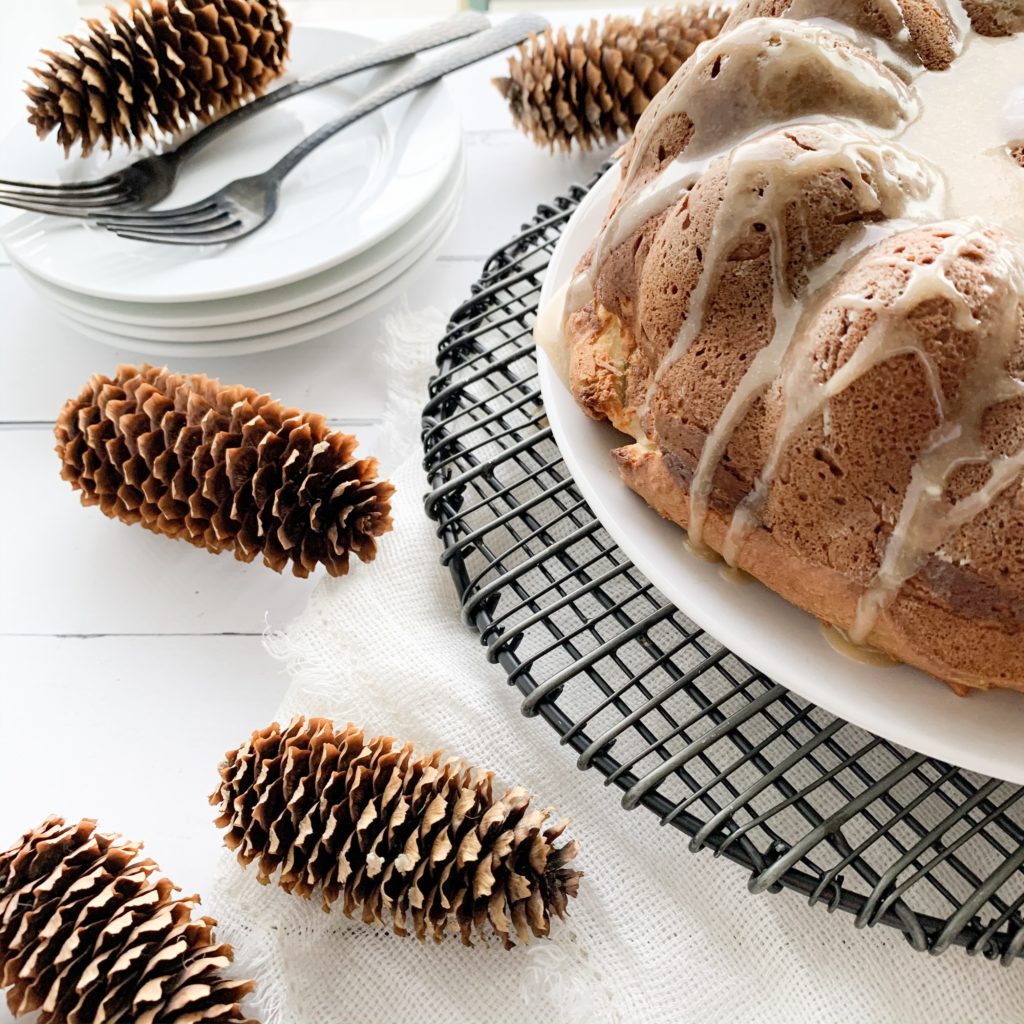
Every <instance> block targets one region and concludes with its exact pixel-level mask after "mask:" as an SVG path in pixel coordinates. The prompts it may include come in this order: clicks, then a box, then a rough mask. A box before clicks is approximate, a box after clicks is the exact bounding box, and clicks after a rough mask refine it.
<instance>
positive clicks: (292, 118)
mask: <svg viewBox="0 0 1024 1024" xmlns="http://www.w3.org/2000/svg"><path fill="white" fill-rule="evenodd" d="M371 45H373V42H372V40H369V39H366V38H365V37H363V36H359V35H355V34H353V33H349V32H340V31H337V30H334V29H316V28H308V27H302V28H297V29H296V30H295V32H294V36H293V43H292V52H293V56H292V61H291V69H290V75H291V76H295V77H301V76H304V75H308V74H311V73H314V72H316V71H320V70H322V69H324V68H327V67H330V66H331V65H332V64H336V63H337V62H338V61H340V60H341V59H342V58H344V57H345V56H347V55H349V54H351V53H354V52H358V51H363V50H365V49H366V47H368V46H371ZM396 73H397V72H396V69H395V67H394V66H392V67H385V68H378V69H374V70H372V71H367V72H363V73H361V74H359V75H356V76H352V77H351V78H347V79H344V80H343V81H341V82H338V83H335V84H333V85H329V86H325V87H323V88H322V89H317V90H314V91H313V92H310V93H306V94H304V95H302V96H297V97H295V98H293V99H290V100H287V101H285V102H284V103H281V104H280V105H278V106H276V107H272V108H271V109H269V110H267V111H265V112H263V113H261V114H260V115H259V116H258V117H254V118H253V119H252V120H251V121H247V122H245V123H243V124H242V125H241V126H239V127H238V128H237V129H234V130H232V131H229V132H227V133H226V134H225V135H224V136H222V137H221V138H220V139H218V140H217V141H216V142H214V143H212V144H211V145H210V147H209V148H208V149H206V150H204V151H203V152H202V153H200V154H198V155H197V156H196V157H195V158H194V160H191V161H189V162H188V163H187V164H186V165H185V167H184V168H183V169H182V173H181V175H180V178H179V181H178V185H177V187H176V188H175V190H174V193H173V194H172V195H171V196H170V197H168V198H167V199H166V200H165V201H164V202H163V203H162V204H161V206H162V207H171V206H173V207H177V206H182V205H186V204H188V203H192V202H195V201H196V200H198V199H201V198H203V197H204V196H207V195H209V194H210V193H211V192H214V191H216V190H217V189H218V188H220V187H221V186H222V185H224V184H226V183H227V182H229V181H231V180H233V179H235V178H239V177H244V176H246V175H251V174H254V173H257V172H258V171H260V170H262V169H264V168H266V167H269V166H270V165H271V164H273V163H274V162H275V161H276V160H277V159H278V158H279V157H280V156H282V155H283V154H284V153H285V152H286V151H287V150H288V149H290V148H291V147H292V146H294V145H295V144H296V143H298V142H300V141H301V140H302V139H304V138H305V137H306V136H307V135H309V134H310V133H311V132H312V131H314V130H315V129H316V128H318V127H319V126H320V125H321V124H323V123H325V122H326V121H328V120H331V119H332V118H334V117H336V116H338V114H339V113H341V112H343V111H344V110H345V109H346V108H347V107H348V106H350V105H351V104H352V102H353V101H354V100H356V99H357V98H359V97H361V96H363V95H365V94H366V92H367V91H369V90H370V89H372V88H375V87H376V86H377V85H379V84H382V83H383V82H385V81H387V80H388V79H389V78H391V77H393V76H394V75H395V74H396ZM2 149H3V154H4V157H3V162H4V176H5V177H12V178H22V177H34V178H37V179H39V178H41V179H45V180H57V179H59V178H65V179H69V178H73V179H76V180H78V179H83V178H86V179H87V178H94V177H96V176H98V175H101V174H104V173H109V172H111V171H113V170H114V169H116V168H117V167H118V166H121V165H123V164H124V163H128V162H130V161H131V160H132V159H135V158H137V157H138V155H139V154H138V153H135V154H127V153H124V152H120V153H119V154H118V156H117V159H116V160H106V159H104V158H102V157H97V156H96V155H93V156H92V157H90V158H89V159H88V160H72V161H68V162H67V163H65V162H64V161H63V157H62V154H61V151H60V149H59V148H58V147H57V145H56V143H55V142H53V141H52V140H49V141H48V142H44V143H42V144H40V143H39V142H38V141H37V140H36V139H35V137H34V135H33V134H32V132H31V129H29V128H28V126H27V125H19V126H18V127H17V128H16V129H15V130H14V131H12V133H11V135H10V136H9V137H8V139H7V140H5V142H4V144H3V147H2ZM460 153H461V126H460V123H459V117H458V114H457V112H456V110H455V106H454V104H453V103H452V101H451V98H450V97H449V95H448V93H447V91H446V89H445V87H444V85H443V84H442V83H438V84H436V85H433V86H430V87H428V88H426V89H423V90H420V91H419V92H417V93H414V94H412V95H410V96H405V97H402V98H401V99H398V100H396V101H394V102H393V103H390V104H388V105H387V106H386V107H384V108H383V109H382V110H379V111H377V112H376V113H375V114H371V115H369V116H368V117H366V118H363V119H362V120H361V121H359V122H357V123H356V124H354V125H352V126H350V127H349V128H346V129H345V130H344V131H342V132H340V133H339V134H338V135H337V136H335V137H334V138H333V139H331V140H330V141H329V142H327V143H325V144H324V145H323V146H321V147H320V148H319V149H317V150H316V151H315V152H314V153H313V154H312V155H311V156H309V157H308V158H307V159H306V160H304V161H303V162H302V163H301V164H300V165H299V166H298V167H297V168H296V169H295V170H294V171H293V172H292V173H291V174H290V175H289V176H288V178H287V179H286V180H285V182H284V184H283V186H282V191H281V201H280V208H279V210H278V213H277V215H276V216H275V217H274V218H273V219H272V220H271V221H270V222H269V223H268V224H267V225H266V226H265V227H263V228H261V229H260V230H259V231H257V232H256V233H255V234H253V235H251V236H249V237H248V238H244V239H242V240H240V241H238V242H234V243H230V244H223V243H222V244H220V245H211V246H209V247H202V248H193V247H191V246H187V247H186V246H171V245H154V244H151V243H145V242H134V241H130V240H127V239H122V238H118V237H117V236H116V235H114V234H111V233H110V232H108V231H105V230H104V229H102V228H99V227H96V226H95V225H91V224H87V223H85V222H82V221H75V220H70V219H67V218H59V217H48V216H41V215H36V214H24V215H22V216H20V217H17V218H16V219H15V220H13V221H11V222H10V223H9V224H7V225H5V226H4V228H3V229H2V231H0V239H2V241H3V244H4V245H5V247H6V248H7V250H8V252H9V254H10V256H11V259H12V260H15V261H16V262H18V263H19V264H21V265H22V266H24V267H25V268H26V269H28V270H30V271H31V272H32V273H33V274H35V275H36V276H37V277H41V278H43V279H45V280H47V281H50V282H52V283H53V284H56V285H59V286H60V287H63V288H67V289H69V290H70V291H74V292H80V293H83V294H86V295H93V296H97V297H100V298H106V299H115V300H118V301H122V302H159V303H167V302H198V301H206V300H210V299H218V298H225V297H228V296H236V295H246V294H252V293H256V292H259V291H262V290H264V289H269V288H278V287H280V286H282V285H286V284H288V283H290V282H292V281H298V280H301V279H303V278H307V277H309V276H310V275H313V274H316V273H319V272H320V271H323V270H326V269H328V268H329V267H334V266H337V265H339V264H341V263H343V262H345V261H348V260H351V259H352V258H353V257H354V256H356V255H358V254H359V253H361V252H365V251H366V250H367V249H369V248H370V247H371V246H372V245H374V244H375V243H376V242H379V241H380V240H381V239H383V238H385V237H386V236H388V235H389V234H391V233H393V232H394V231H395V230H396V229H397V228H399V227H400V226H401V225H402V224H404V223H406V222H407V221H408V220H409V219H410V218H411V217H412V216H413V215H414V214H415V213H416V212H417V211H419V210H421V209H423V208H424V207H425V206H426V205H427V203H429V202H430V201H431V199H432V198H433V197H434V196H436V194H437V193H438V191H439V190H440V189H441V188H442V187H443V185H444V183H445V182H446V181H448V180H449V179H450V177H451V174H452V171H453V168H454V167H455V165H456V163H457V161H458V160H459V158H460Z"/></svg>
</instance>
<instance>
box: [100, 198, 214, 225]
mask: <svg viewBox="0 0 1024 1024" xmlns="http://www.w3.org/2000/svg"><path fill="white" fill-rule="evenodd" d="M217 209H219V207H218V205H217V203H216V202H214V201H213V200H212V197H211V196H207V197H206V198H205V199H200V200H199V202H197V203H191V204H190V205H188V206H176V207H175V208H174V209H173V210H139V211H136V212H134V213H118V214H113V215H111V216H110V217H104V218H103V220H104V224H103V226H104V227H114V226H122V227H135V228H148V227H156V226H157V225H160V224H174V223H182V224H185V223H188V222H189V221H190V220H191V219H193V218H194V217H195V216H196V215H197V214H203V213H208V212H210V211H211V210H217Z"/></svg>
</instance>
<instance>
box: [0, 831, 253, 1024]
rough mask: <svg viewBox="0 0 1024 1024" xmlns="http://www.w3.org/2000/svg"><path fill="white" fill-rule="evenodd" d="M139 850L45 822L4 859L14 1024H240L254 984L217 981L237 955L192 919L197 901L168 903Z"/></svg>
mask: <svg viewBox="0 0 1024 1024" xmlns="http://www.w3.org/2000/svg"><path fill="white" fill-rule="evenodd" d="M141 849H142V844H141V843H133V842H130V841H129V840H127V839H124V838H123V837H121V836H118V835H107V834H105V833H102V832H97V831H96V822H95V821H90V820H88V819H86V820H84V821H80V822H78V823H77V824H75V825H65V824H64V820H63V818H47V819H46V821H44V822H43V823H42V824H41V825H40V826H39V827H38V828H35V829H33V830H32V831H30V832H26V833H25V835H24V836H22V838H21V839H20V840H19V841H18V842H17V843H15V844H14V846H12V847H11V849H9V850H8V851H7V852H6V853H2V854H0V984H2V986H3V987H4V988H8V989H9V991H8V993H7V1005H8V1006H9V1007H10V1010H11V1013H13V1014H14V1016H15V1017H18V1016H21V1015H22V1014H26V1013H32V1012H34V1011H36V1010H41V1011H42V1012H41V1013H40V1015H39V1017H38V1018H37V1020H38V1022H39V1024H63V1022H65V1021H66V1022H68V1024H75V1022H81V1024H102V1022H105V1021H110V1022H113V1021H131V1022H132V1024H154V1022H157V1021H159V1022H160V1024H170V1022H173V1021H179V1022H181V1024H186V1022H198V1021H222V1022H225V1024H238V1022H242V1021H244V1020H245V1017H244V1015H243V1014H242V1011H241V1008H240V1007H239V1001H240V1000H241V999H242V998H243V997H244V996H245V995H246V994H248V993H249V992H251V991H252V990H253V988H254V985H253V982H251V981H232V980H229V979H226V978H223V977H222V976H221V970H222V969H223V968H224V967H226V966H227V965H228V964H229V963H230V962H231V959H232V949H231V947H230V946H218V945H215V943H214V938H213V926H214V925H215V924H216V923H217V922H216V921H214V920H213V919H212V918H209V917H200V918H196V919H193V918H192V911H193V910H194V909H195V907H196V906H197V905H198V903H199V897H198V896H186V897H183V898H181V899H174V898H173V897H172V896H171V893H172V892H175V891H177V890H176V887H175V886H174V885H173V884H172V883H171V882H169V881H168V880H167V879H166V878H155V879H154V878H152V877H151V876H152V875H154V873H155V872H157V871H158V870H159V868H158V867H157V865H156V864H154V863H153V861H151V860H141V859H138V857H137V854H138V852H139V850H141ZM250 1024H253V1022H250Z"/></svg>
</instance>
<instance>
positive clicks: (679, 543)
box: [538, 166, 1024, 784]
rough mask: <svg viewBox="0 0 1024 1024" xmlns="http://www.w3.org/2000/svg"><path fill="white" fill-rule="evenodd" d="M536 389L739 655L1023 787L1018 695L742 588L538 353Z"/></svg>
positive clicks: (644, 550) (628, 546) (697, 616)
mask: <svg viewBox="0 0 1024 1024" xmlns="http://www.w3.org/2000/svg"><path fill="white" fill-rule="evenodd" d="M618 174H619V169H618V167H617V166H615V167H612V168H611V170H609V171H608V172H607V174H605V175H604V177H603V178H602V179H601V180H600V181H599V182H598V184H597V185H596V186H595V187H594V188H593V189H592V190H591V192H590V194H589V195H588V196H587V197H586V198H585V199H584V201H583V202H582V203H581V204H580V206H579V208H578V209H577V210H576V211H575V213H574V214H573V216H572V218H571V219H570V220H569V222H568V224H567V225H566V228H565V231H564V232H563V234H562V237H561V239H560V240H559V243H558V245H557V247H556V249H555V252H554V254H553V256H552V258H551V263H550V266H549V268H548V272H547V276H546V278H545V280H544V286H543V289H542V292H541V303H542V304H543V303H544V302H545V301H549V300H550V299H551V297H552V296H553V295H554V294H555V292H556V291H557V290H558V288H559V287H561V286H562V285H563V284H564V283H565V282H566V281H567V280H568V279H569V278H570V276H571V274H572V272H573V269H574V268H575V266H576V264H577V263H578V261H579V260H580V258H581V257H582V256H583V254H584V252H585V251H586V249H587V247H588V246H589V245H590V244H591V242H592V241H593V239H594V237H595V236H596V234H597V232H598V230H599V229H600V226H601V221H602V218H603V216H604V212H605V210H606V209H607V206H608V202H609V200H610V198H611V194H612V191H613V190H614V187H615V182H616V181H617V179H618ZM538 362H539V370H540V385H541V392H542V394H543V397H544V405H545V407H546V409H547V415H548V419H549V421H550V423H551V427H552V430H553V431H554V435H555V440H556V441H557V442H558V446H559V448H560V449H561V452H562V455H563V457H564V458H565V462H566V465H567V466H568V467H569V470H570V471H571V472H572V474H573V477H574V478H575V480H576V483H577V484H578V486H579V488H580V490H581V491H582V492H583V495H584V497H585V498H586V499H587V501H588V502H589V504H590V507H591V508H592V509H593V511H594V514H595V515H596V516H597V517H598V519H600V521H601V523H602V525H603V526H604V527H605V529H606V530H607V531H608V533H609V534H610V535H611V536H612V537H613V538H614V540H615V542H616V543H617V544H618V545H619V546H620V547H621V548H622V550H623V551H624V552H625V553H626V554H627V555H628V556H629V558H631V559H632V560H633V562H635V563H636V565H637V567H638V568H639V569H640V570H641V571H642V572H643V573H645V574H646V575H647V576H648V578H649V579H650V580H651V581H652V582H653V583H654V584H655V585H656V586H657V587H658V589H659V590H661V592H662V593H663V594H664V595H665V596H666V597H667V598H668V599H669V600H670V601H672V602H673V603H674V604H675V605H676V606H677V607H679V608H680V609H681V610H682V611H683V612H684V613H685V614H686V615H688V616H689V617H690V618H692V619H693V620H694V621H695V622H696V623H698V624H699V625H700V626H701V627H702V628H704V629H706V630H707V631H708V632H709V633H710V634H711V635H712V636H714V637H716V638H717V639H718V640H719V641H721V642H722V643H723V644H725V645H726V646H727V647H729V648H730V649H731V650H732V651H734V652H735V653H736V654H738V655H739V656H740V657H741V658H743V659H744V660H745V661H747V662H749V663H750V664H751V665H754V666H755V667H757V668H758V669H760V670H761V671H762V672H764V673H765V674H766V675H768V676H770V677H771V678H772V679H774V680H776V681H777V682H779V683H781V684H782V685H784V686H786V687H788V688H789V689H791V690H792V691H793V692H794V693H797V694H799V695H800V696H802V697H805V698H807V699H808V700H810V701H813V702H814V703H815V704H818V705H820V706H821V707H823V708H825V709H826V710H828V711H830V712H832V713H833V714H835V715H838V716H840V717H841V718H845V719H846V720H847V721H849V722H853V723H854V724H856V725H859V726H861V727H862V728H865V729H868V730H870V731H871V732H873V733H875V734H876V735H878V736H883V737H885V738H886V739H889V740H892V741H893V742H895V743H899V744H901V745H903V746H906V747H910V748H911V749H912V750H917V751H920V752H921V753H923V754H927V755H928V756H931V757H936V758H939V759H940V760H943V761H947V762H950V763H952V764H955V765H958V766H960V767H962V768H967V769H970V770H972V771H977V772H982V773H983V774H985V775H991V776H993V777H995V778H999V779H1006V780H1007V781H1009V782H1014V783H1018V784H1024V694H1020V693H1011V692H1007V691H1005V690H1001V691H988V692H984V693H974V694H971V696H970V697H966V698H963V697H957V696H956V695H955V694H954V693H953V692H952V691H951V690H950V689H949V688H948V687H947V686H945V685H944V684H943V683H940V682H938V681H937V680H935V679H933V678H932V677H931V676H928V675H926V674H925V673H923V672H919V671H918V670H917V669H913V668H910V667H908V666H904V665H901V666H898V667H895V668H879V667H875V666H870V665H865V664H862V663H860V662H857V661H853V660H851V659H849V658H847V657H845V656H844V655H842V654H839V653H838V652H837V651H836V650H834V649H833V648H832V647H831V646H830V645H829V643H828V642H827V640H826V639H825V638H824V636H823V635H822V633H821V629H820V627H819V626H818V623H817V621H816V620H815V619H814V618H813V617H812V616H810V615H808V614H806V613H805V612H803V611H801V610H800V609H798V608H796V607H795V606H793V605H791V604H789V603H788V602H786V601H784V600H783V599H782V598H781V597H779V596H778V595H777V594H775V593H773V592H772V591H770V590H768V589H767V588H766V587H763V586H762V585H761V584H759V583H752V584H750V585H743V584H739V583H736V582H734V581H733V580H731V579H729V578H728V577H727V576H726V575H725V574H723V572H722V570H721V567H720V566H717V565H715V564H713V563H708V562H705V561H703V560H702V559H700V558H699V557H697V556H696V555H693V554H691V553H690V552H689V551H688V550H687V549H686V547H685V546H684V539H685V533H684V532H683V531H682V530H681V529H680V528H679V527H678V526H676V525H675V524H673V523H670V522H668V521H667V520H665V519H662V518H661V516H659V515H658V514H657V512H655V511H654V510H653V509H651V508H650V507H649V506H648V505H647V504H646V503H645V502H644V501H643V500H642V499H641V498H640V497H638V496H637V495H636V494H634V493H633V492H632V491H631V490H630V489H629V488H628V487H627V486H626V485H625V484H624V483H622V481H621V480H620V479H619V475H618V472H617V470H616V468H615V466H614V463H613V460H612V457H611V454H610V453H611V450H612V449H613V448H616V447H619V446H621V445H622V444H623V443H625V442H624V441H623V435H621V434H619V433H618V432H617V431H616V430H615V429H614V428H612V427H611V426H609V425H607V424H600V423H595V422H594V421H593V420H591V419H589V418H588V417H587V416H585V415H584V413H583V412H582V411H581V410H580V409H579V408H578V407H577V405H576V403H575V402H574V401H573V399H572V396H571V395H570V394H569V392H568V391H567V390H566V388H565V387H564V385H563V384H562V382H561V380H560V379H559V377H558V375H557V373H556V372H555V370H554V368H553V367H552V366H551V363H550V362H549V360H548V359H547V357H546V356H545V355H544V354H543V353H540V354H539V357H538Z"/></svg>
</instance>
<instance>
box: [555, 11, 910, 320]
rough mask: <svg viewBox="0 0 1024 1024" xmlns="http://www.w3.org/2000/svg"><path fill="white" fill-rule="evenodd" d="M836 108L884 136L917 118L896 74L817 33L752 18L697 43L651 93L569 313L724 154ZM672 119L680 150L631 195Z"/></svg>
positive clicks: (589, 296)
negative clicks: (687, 129)
mask: <svg viewBox="0 0 1024 1024" xmlns="http://www.w3.org/2000/svg"><path fill="white" fill-rule="evenodd" d="M716 69H717V70H716ZM798 85H799V86H800V87H799V88H798V87H797V86H798ZM723 95H727V96H729V100H730V101H729V103H728V104H723V102H722V97H723ZM838 100H842V102H843V103H844V105H845V106H846V107H848V112H849V114H850V116H851V117H853V116H856V117H857V119H858V120H859V121H860V122H861V123H866V124H871V125H874V126H875V127H876V128H877V129H879V130H882V131H884V130H887V129H888V130H891V131H896V130H899V129H901V128H903V127H905V126H906V125H907V123H909V121H910V120H912V119H913V118H914V117H915V116H917V114H918V109H917V103H916V100H915V99H914V97H913V94H912V93H911V92H910V91H909V90H908V89H907V87H906V85H905V84H904V83H903V82H902V81H901V80H900V79H899V78H898V77H897V76H896V75H895V74H893V73H892V72H891V71H889V70H887V69H880V68H879V66H878V65H877V63H875V62H874V61H872V60H871V59H870V58H869V57H868V55H867V54H866V53H865V52H864V51H862V50H860V49H857V48H855V47H853V46H851V45H850V42H849V40H847V39H844V38H843V37H841V36H839V35H837V34H836V33H834V32H831V31H829V30H827V29H825V28H822V27H820V26H814V25H804V24H802V23H800V22H790V21H783V20H779V19H773V18H752V19H750V20H749V21H745V22H742V23H741V24H740V25H739V26H737V27H736V28H735V29H733V30H732V31H731V32H729V33H727V34H726V35H724V36H718V37H716V38H714V39H710V40H708V41H707V42H705V43H702V44H701V46H699V47H698V48H697V50H696V52H695V53H694V54H693V56H691V57H690V59H689V60H688V61H687V63H686V73H685V74H683V75H681V76H680V77H678V78H675V79H673V80H672V82H671V83H669V85H667V86H666V87H665V88H664V89H662V91H661V92H660V93H658V95H657V96H656V97H655V98H654V100H653V102H652V103H651V105H650V106H649V107H648V108H647V110H646V111H644V114H643V117H642V118H641V120H640V123H639V124H638V125H637V130H636V133H635V134H634V136H633V141H632V143H631V148H630V151H629V154H628V157H627V160H626V166H625V171H624V175H623V179H622V182H621V183H620V185H619V188H618V192H617V193H616V199H615V200H613V202H612V211H613V212H612V213H611V215H610V217H609V218H608V221H607V223H606V225H605V227H604V229H603V230H602V232H601V236H600V238H599V239H598V242H597V246H596V248H595V250H594V253H593V256H592V258H591V261H590V265H589V268H588V269H587V270H585V271H584V272H583V273H582V274H580V275H579V277H578V278H577V280H576V281H575V282H574V283H573V286H572V289H571V291H570V294H569V296H568V302H569V305H570V307H571V308H574V309H579V308H580V307H582V306H585V305H586V304H587V303H588V302H590V301H591V300H592V299H593V283H594V278H595V275H596V272H597V270H598V269H599V268H600V266H601V265H602V263H603V262H604V260H605V258H606V257H607V256H608V254H609V253H611V252H612V251H613V250H614V249H615V247H616V246H617V245H619V244H620V243H621V242H623V241H625V240H626V239H627V238H629V237H630V236H631V235H632V234H634V233H635V232H636V231H637V230H639V228H641V227H642V226H643V224H644V223H646V222H647V221H648V220H649V219H650V218H651V217H652V216H657V215H658V214H660V213H661V212H663V211H664V210H666V209H668V208H669V207H670V206H672V205H674V204H675V203H677V202H678V201H679V200H680V199H681V198H682V197H683V196H684V195H685V194H686V192H687V191H689V189H691V188H692V187H693V185H694V183H695V182H696V181H697V180H698V179H699V178H700V177H701V176H702V175H703V174H704V173H705V172H706V171H707V170H708V168H709V167H710V166H711V163H712V162H713V161H714V160H716V159H718V158H719V157H720V156H721V154H722V153H723V152H727V151H728V150H729V149H731V148H733V147H735V146H738V145H741V144H742V143H743V142H744V141H746V140H748V139H750V138H751V137H756V136H759V135H762V134H763V133H764V132H765V129H766V126H769V125H770V126H772V127H773V128H774V129H775V130H778V129H779V128H780V127H784V126H786V125H787V124H792V125H797V124H808V123H811V122H812V121H813V120H814V115H827V120H828V123H832V122H834V121H835V119H836V116H835V109H834V108H835V105H836V103H837V101H838ZM677 114H678V115H685V116H686V117H687V118H689V120H690V122H691V123H692V125H693V133H692V135H691V137H690V140H689V142H688V144H687V146H686V148H685V149H684V150H683V152H682V153H681V154H679V156H678V157H677V158H676V159H674V160H672V161H670V162H669V163H668V164H667V165H666V166H665V167H664V168H662V169H661V171H660V172H659V173H658V174H657V176H656V177H655V178H654V180H653V181H650V182H648V183H647V184H645V185H642V186H638V187H634V186H637V179H638V176H639V174H640V173H641V168H642V167H643V166H644V160H645V157H646V156H647V154H648V152H649V149H650V147H651V146H652V145H653V141H654V136H655V135H656V130H657V128H658V127H659V126H660V125H661V124H662V123H663V121H664V119H665V118H667V117H670V116H672V115H677Z"/></svg>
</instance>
